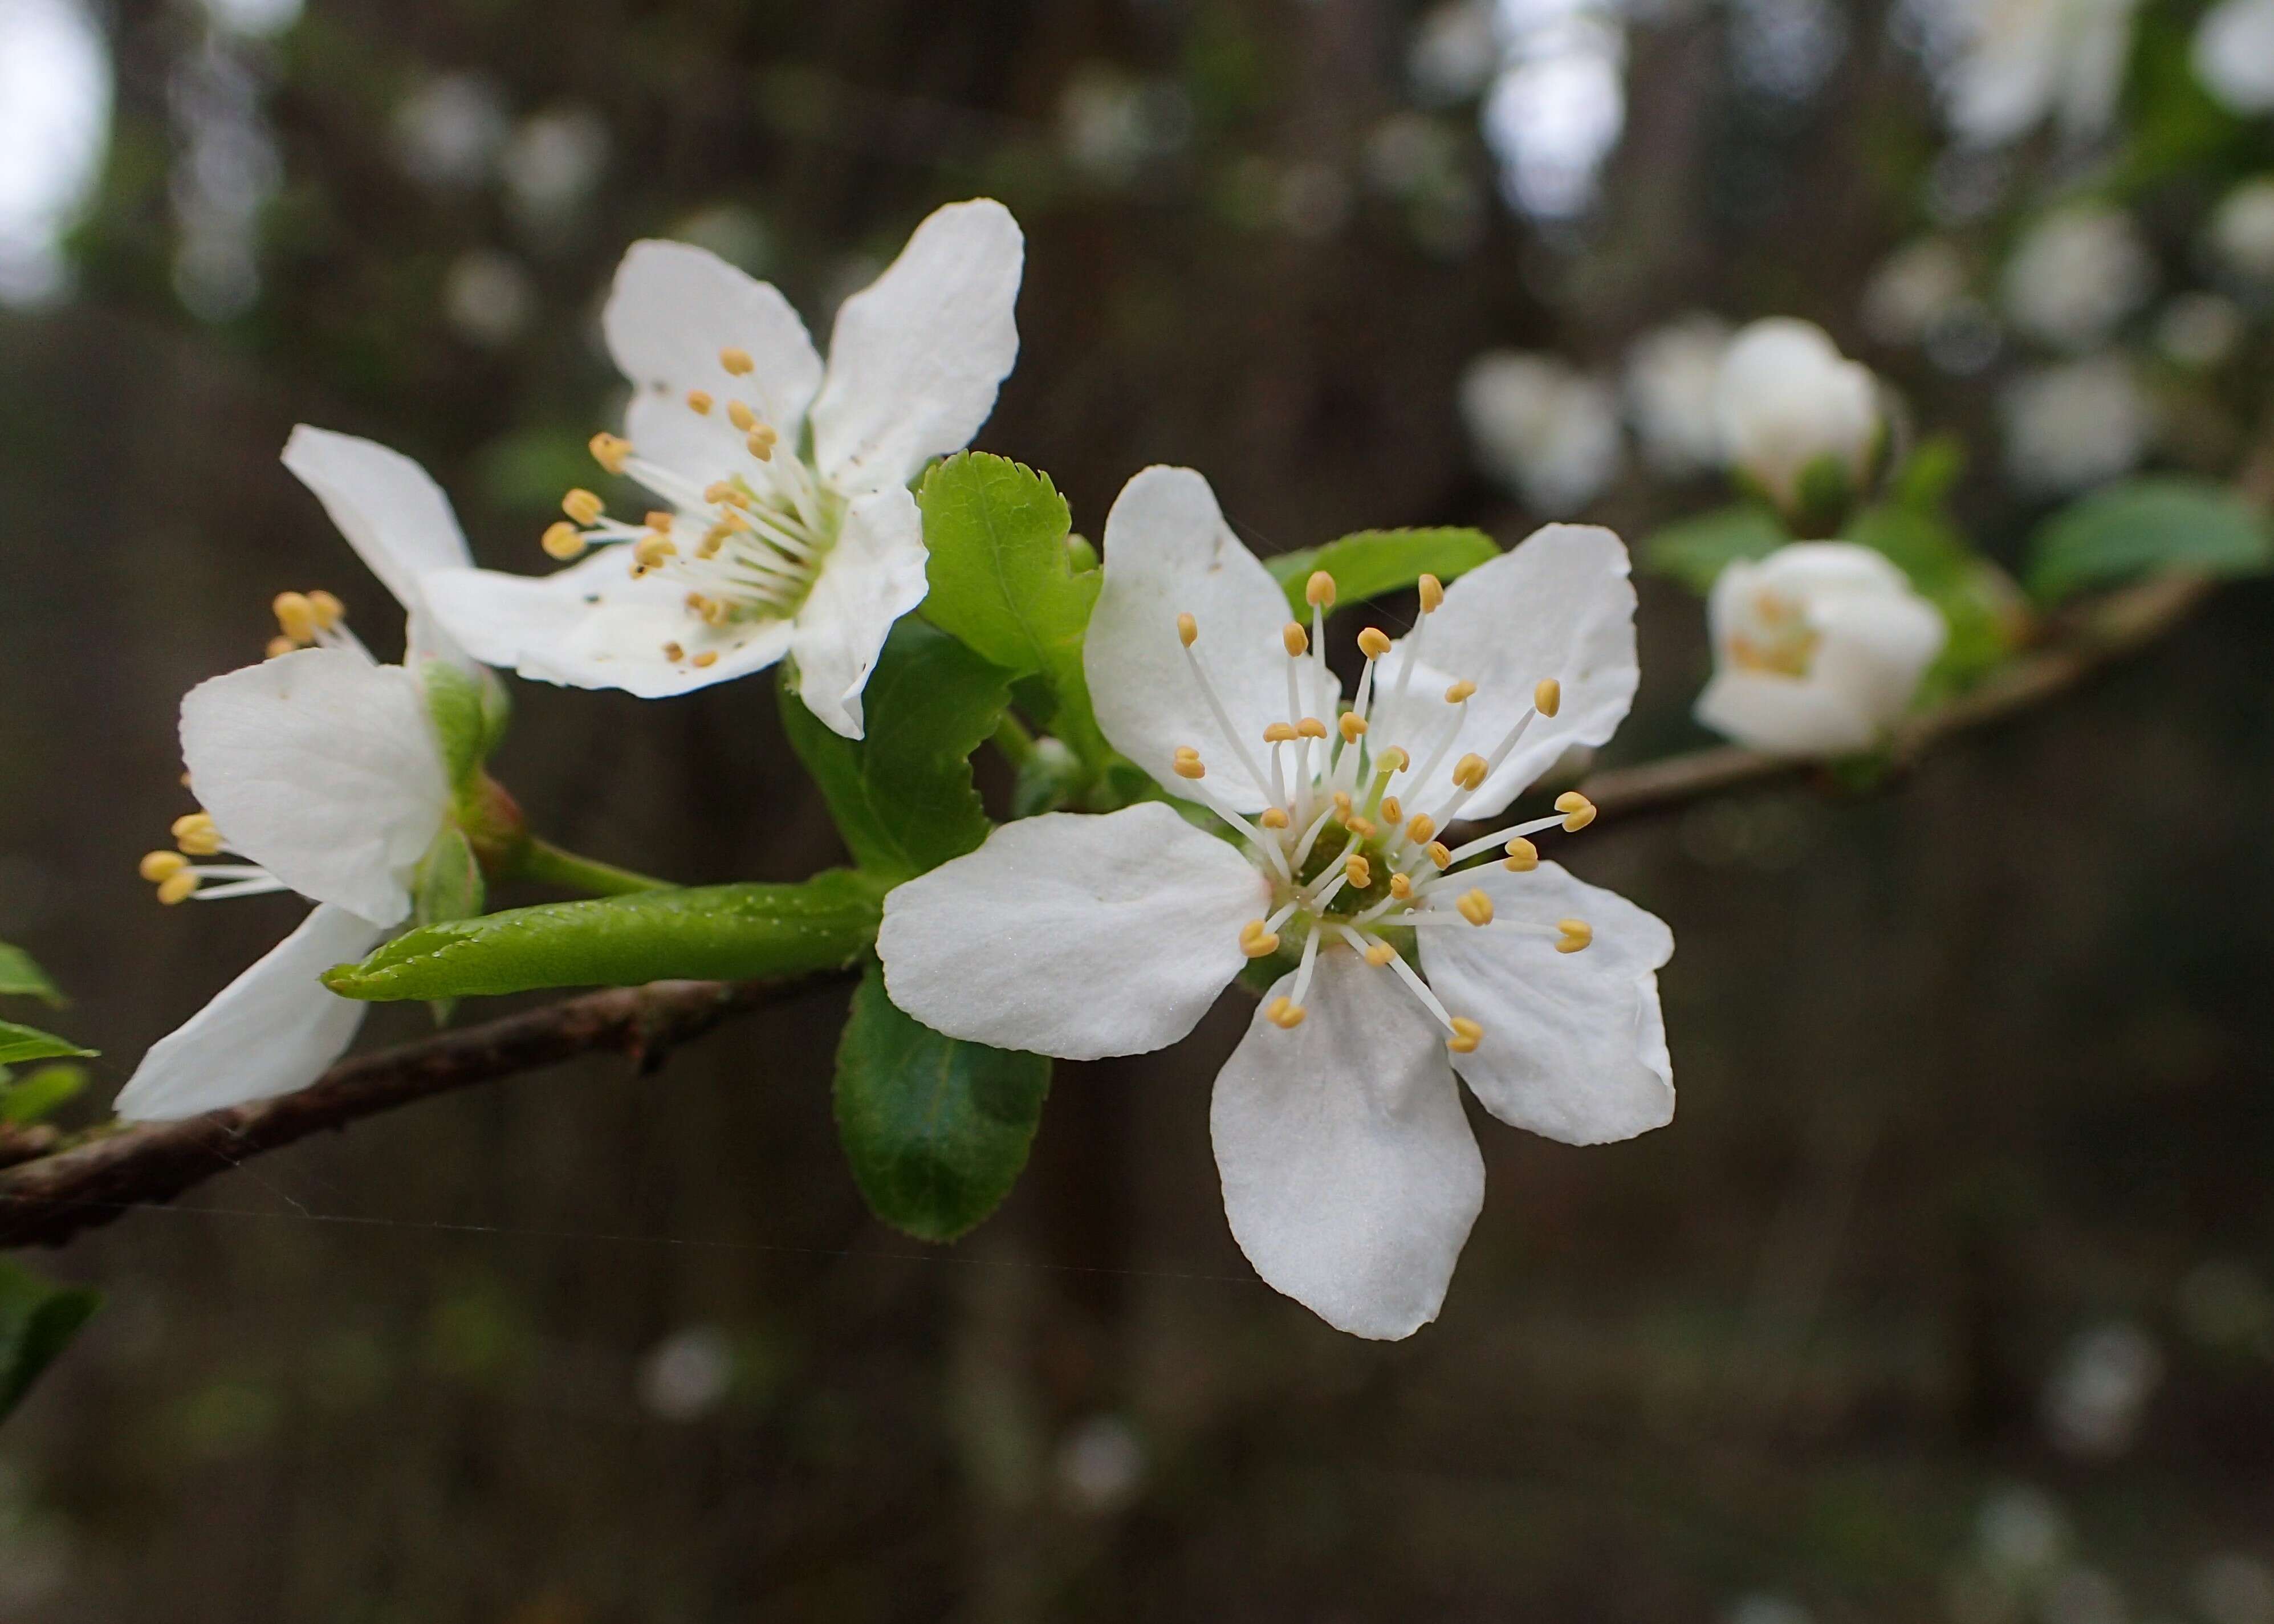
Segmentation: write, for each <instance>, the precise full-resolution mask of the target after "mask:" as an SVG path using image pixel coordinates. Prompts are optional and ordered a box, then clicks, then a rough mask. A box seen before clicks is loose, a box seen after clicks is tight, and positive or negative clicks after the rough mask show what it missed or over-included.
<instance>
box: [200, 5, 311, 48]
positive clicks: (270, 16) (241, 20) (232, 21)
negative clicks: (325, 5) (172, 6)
mask: <svg viewBox="0 0 2274 1624" xmlns="http://www.w3.org/2000/svg"><path fill="white" fill-rule="evenodd" d="M205 5H206V15H207V16H208V17H210V18H212V19H213V20H214V22H215V25H216V26H219V27H222V28H226V29H227V30H229V32H230V33H231V34H242V35H244V36H245V38H247V39H256V40H257V39H267V37H268V36H270V35H272V34H282V33H283V32H284V30H285V29H287V28H290V26H292V25H293V24H294V23H296V22H298V21H299V20H300V6H301V0H205Z"/></svg>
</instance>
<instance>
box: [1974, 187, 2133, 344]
mask: <svg viewBox="0 0 2274 1624" xmlns="http://www.w3.org/2000/svg"><path fill="white" fill-rule="evenodd" d="M2154 285H2155V262H2154V261H2153V260H2152V259H2150V258H2149V255H2148V249H2147V245H2146V244H2143V243H2142V242H2141V240H2140V236H2139V233H2138V232H2137V231H2136V230H2135V229H2133V225H2132V221H2131V217H2130V216H2129V215H2127V214H2125V213H2124V212H2123V211H2122V210H2121V209H2115V208H2105V207H2099V206H2097V205H2090V204H2084V205H2079V206H2077V207H2072V208H2064V209H2059V210H2056V211H2055V212H2053V213H2052V214H2048V215H2046V216H2045V217H2044V219H2043V220H2040V221H2039V222H2037V224H2036V225H2034V226H2032V227H2031V228H2030V229H2029V233H2028V234H2027V235H2026V236H2024V237H2022V241H2021V244H2020V245H2019V246H2017V247H2016V248H2015V249H2014V254H2013V257H2012V258H2011V259H2007V262H2006V274H2005V277H2004V282H2003V289H2002V291H2003V295H2004V299H2005V305H2006V313H2007V316H2009V317H2010V318H2012V320H2013V323H2014V327H2016V328H2018V329H2019V330H2020V331H2021V332H2022V333H2023V334H2024V335H2027V336H2029V337H2030V338H2033V339H2036V340H2037V342H2040V343H2044V344H2049V345H2051V346H2052V347H2053V348H2054V349H2056V350H2070V351H2076V350H2090V349H2092V348H2093V347H2094V346H2096V345H2097V344H2099V343H2100V342H2103V341H2104V340H2105V339H2106V338H2107V337H2108V335H2109V334H2110V333H2111V332H2112V331H2113V330H2114V329H2115V327H2116V325H2117V324H2118V323H2119V322H2120V321H2122V320H2124V319H2125V318H2126V317H2127V316H2128V315H2130V314H2131V313H2132V312H2134V311H2135V310H2137V309H2139V308H2140V306H2141V305H2142V304H2144V303H2146V302H2147V298H2148V295H2149V293H2150V290H2151V289H2153V287H2154Z"/></svg>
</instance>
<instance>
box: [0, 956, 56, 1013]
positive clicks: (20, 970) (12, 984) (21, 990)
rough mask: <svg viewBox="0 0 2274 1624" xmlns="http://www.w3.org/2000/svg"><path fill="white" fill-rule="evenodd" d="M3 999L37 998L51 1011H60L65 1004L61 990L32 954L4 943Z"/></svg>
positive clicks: (1, 963) (1, 962)
mask: <svg viewBox="0 0 2274 1624" xmlns="http://www.w3.org/2000/svg"><path fill="white" fill-rule="evenodd" d="M0 996H5V997H11V998H37V999H38V1000H39V1001H40V1002H41V1003H42V1004H47V1005H48V1006H49V1008H51V1009H60V1008H62V1007H63V1005H64V1003H65V1002H66V1000H65V999H64V995H63V992H62V990H61V989H59V988H57V987H56V984H55V983H54V982H53V981H49V979H48V973H47V972H46V971H45V970H42V969H41V968H40V966H38V965H36V964H34V962H33V961H32V956H31V955H30V954H29V953H27V952H26V951H24V950H23V949H22V948H20V947H11V946H9V945H8V944H6V943H5V942H0Z"/></svg>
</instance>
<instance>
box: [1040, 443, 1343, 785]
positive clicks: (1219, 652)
mask: <svg viewBox="0 0 2274 1624" xmlns="http://www.w3.org/2000/svg"><path fill="white" fill-rule="evenodd" d="M1185 613H1189V614H1191V615H1192V616H1193V619H1194V620H1196V621H1197V622H1198V623H1199V627H1200V641H1199V642H1198V643H1195V644H1194V645H1193V654H1196V655H1198V656H1199V658H1200V663H1201V666H1202V667H1203V668H1204V669H1205V670H1206V672H1207V673H1208V680H1209V682H1210V684H1212V685H1213V686H1214V688H1215V689H1216V694H1217V695H1218V697H1219V698H1221V699H1222V700H1223V702H1224V710H1225V711H1226V712H1227V713H1228V715H1229V716H1230V718H1231V725H1232V726H1233V727H1234V728H1235V729H1237V730H1238V732H1239V746H1240V747H1241V748H1244V749H1245V750H1246V754H1247V756H1248V758H1249V759H1251V760H1254V762H1255V763H1257V766H1258V769H1259V770H1260V771H1266V772H1268V771H1270V767H1269V763H1268V762H1266V761H1265V760H1264V755H1265V746H1264V743H1263V730H1264V729H1265V728H1266V727H1268V726H1270V725H1271V724H1272V723H1274V722H1284V721H1289V720H1291V719H1293V718H1290V717H1289V716H1288V714H1287V655H1286V652H1285V650H1284V648H1283V646H1282V645H1281V643H1280V641H1279V638H1280V633H1281V630H1282V628H1284V627H1285V625H1286V624H1287V620H1288V618H1289V617H1288V613H1287V597H1286V594H1285V593H1284V592H1282V591H1281V590H1279V583H1277V582H1276V581H1274V580H1273V579H1272V578H1271V572H1270V571H1269V570H1268V569H1266V568H1264V567H1263V565H1262V564H1261V561H1259V560H1257V558H1256V557H1255V555H1254V553H1250V552H1249V551H1248V550H1247V549H1246V546H1244V545H1241V542H1240V539H1239V537H1237V536H1235V535H1233V534H1232V533H1231V526H1229V525H1227V524H1226V523H1224V512H1223V510H1222V509H1221V508H1218V507H1217V506H1216V492H1213V491H1211V490H1210V489H1209V483H1208V481H1207V480H1206V479H1203V478H1202V477H1201V476H1200V475H1198V474H1196V473H1194V472H1193V470H1191V469H1189V468H1148V469H1147V470H1144V471H1143V472H1142V473H1141V474H1139V475H1138V476H1137V477H1135V478H1133V479H1132V480H1131V481H1130V482H1129V483H1128V484H1127V485H1126V486H1124V487H1123V488H1122V492H1121V495H1120V497H1119V499H1118V500H1116V501H1115V502H1114V504H1113V511H1112V512H1111V513H1110V514H1108V515H1106V520H1105V578H1104V583H1103V586H1102V587H1101V588H1100V589H1099V591H1098V595H1097V605H1096V609H1095V610H1093V611H1092V612H1091V614H1090V617H1089V633H1088V641H1087V642H1086V643H1085V644H1084V645H1083V648H1082V666H1083V669H1084V671H1085V672H1086V673H1088V678H1089V697H1090V702H1091V703H1092V704H1093V705H1094V706H1095V707H1096V711H1097V725H1098V726H1099V727H1100V728H1101V729H1102V730H1103V732H1104V733H1105V736H1106V738H1107V739H1108V740H1109V741H1111V743H1112V745H1113V748H1115V749H1117V750H1119V751H1120V752H1121V753H1122V754H1123V755H1124V756H1128V757H1129V759H1130V760H1132V761H1133V762H1135V763H1137V764H1138V765H1139V766H1140V767H1142V768H1143V769H1144V770H1145V771H1147V772H1148V773H1150V774H1151V775H1152V776H1153V777H1154V778H1156V779H1157V780H1158V781H1159V782H1160V784H1161V785H1162V786H1163V788H1165V789H1167V790H1168V791H1169V792H1170V793H1171V794H1178V795H1183V796H1185V797H1186V798H1187V799H1189V800H1200V799H1201V795H1200V794H1199V793H1198V792H1197V791H1195V790H1194V789H1193V787H1192V786H1190V785H1188V784H1187V782H1186V780H1185V779H1183V778H1178V777H1177V776H1176V774H1175V772H1174V771H1171V763H1172V762H1173V761H1174V760H1175V759H1176V753H1177V749H1178V747H1179V746H1181V745H1189V746H1191V747H1192V748H1194V749H1196V750H1198V751H1199V752H1200V753H1201V760H1202V761H1203V762H1205V763H1207V766H1208V771H1209V776H1208V779H1207V783H1208V786H1209V790H1210V791H1212V792H1213V793H1214V795H1215V797H1216V799H1219V800H1221V801H1223V802H1224V804H1226V805H1228V806H1231V807H1234V808H1238V809H1239V810H1240V811H1242V812H1254V811H1258V810H1260V809H1261V808H1263V807H1264V806H1265V805H1267V804H1268V803H1269V801H1270V800H1271V795H1270V793H1269V788H1268V786H1261V785H1258V784H1257V783H1256V782H1255V781H1254V778H1253V777H1252V776H1251V775H1250V774H1249V773H1248V772H1247V771H1246V770H1245V769H1244V768H1243V767H1242V766H1241V764H1240V760H1241V756H1240V750H1239V749H1235V748H1233V745H1232V742H1231V741H1228V740H1226V739H1225V738H1224V731H1223V729H1222V727H1221V726H1218V724H1217V722H1216V714H1215V712H1214V711H1212V710H1211V709H1210V708H1209V703H1208V700H1207V698H1206V696H1205V695H1204V694H1203V693H1202V691H1201V685H1200V683H1199V682H1198V681H1197V680H1194V678H1193V672H1192V662H1191V659H1190V658H1189V657H1188V656H1187V655H1186V652H1185V649H1184V646H1183V644H1182V643H1181V642H1180V641H1179V640H1178V635H1177V617H1178V615H1179V614H1185ZM1314 697H1315V696H1306V703H1308V702H1310V700H1311V699H1312V698H1314ZM1330 702H1331V696H1329V703H1330ZM1331 719H1332V717H1331V713H1330V712H1329V713H1328V714H1326V715H1322V716H1321V720H1331Z"/></svg>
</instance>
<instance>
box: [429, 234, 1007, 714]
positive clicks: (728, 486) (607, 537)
mask: <svg viewBox="0 0 2274 1624" xmlns="http://www.w3.org/2000/svg"><path fill="white" fill-rule="evenodd" d="M1024 256H1025V248H1024V241H1023V239H1022V238H1021V237H1020V232H1019V227H1018V224H1017V222H1015V221H1013V219H1012V218H1011V215H1010V212H1009V211H1008V210H1007V209H1005V208H1004V207H1003V206H1002V205H1001V204H999V203H995V202H990V201H986V200H981V201H976V202H970V203H957V204H951V205H949V206H948V207H945V208H942V209H940V210H938V211H937V212H936V213H935V214H932V215H931V216H930V218H929V219H928V220H926V221H925V222H923V223H922V225H920V226H919V227H917V228H916V231H915V236H914V237H910V238H909V240H908V244H907V248H906V249H905V250H904V251H903V252H901V254H900V258H899V259H896V260H895V261H893V263H892V265H891V266H890V267H887V268H886V270H885V273H884V274H883V275H881V276H879V277H878V278H877V280H876V282H874V283H873V284H872V285H871V286H870V287H869V288H868V289H866V290H865V291H862V292H860V293H856V294H855V295H854V296H853V297H850V298H848V299H847V300H846V301H845V302H844V304H843V305H841V306H840V307H839V310H838V312H837V322H836V331H835V336H834V338H833V339H832V343H831V352H830V361H829V365H828V368H827V371H826V372H824V369H823V366H822V361H821V357H820V356H819V355H818V354H817V353H816V352H815V350H814V348H813V344H812V342H811V340H810V339H809V338H808V337H807V335H806V330H805V324H804V323H803V322H802V321H801V320H799V319H798V316H797V312H795V311H794V310H792V309H791V308H790V305H789V301H788V300H787V299H785V298H784V297H782V296H781V294H780V293H779V291H778V290H777V289H775V288H774V287H773V286H772V284H771V283H768V282H756V281H753V280H752V279H751V278H750V277H749V276H748V275H746V274H743V273H742V272H741V271H739V270H737V269H735V268H734V267H733V266H731V265H728V264H727V262H726V261H725V260H723V259H719V257H718V256H717V255H715V254H712V253H711V252H708V251H706V250H704V249H700V248H696V247H692V246H689V244H684V243H666V242H644V243H637V244H633V246H632V249H631V251H630V252H629V253H627V254H626V255H625V256H624V260H623V264H622V266H621V268H620V269H619V270H618V271H617V273H616V282H615V289H614V293H613V294H612V295H611V297H610V298H609V300H608V305H607V308H606V312H604V313H603V316H602V324H603V327H604V328H605V330H606V336H607V341H608V348H609V350H610V352H611V353H612V354H614V357H615V358H616V362H617V365H619V366H621V368H622V369H623V372H624V374H625V376H626V377H628V378H629V380H631V382H632V385H633V387H634V390H635V394H634V395H633V398H632V402H631V404H630V406H629V408H628V409H627V411H626V415H625V424H624V426H625V433H626V436H627V437H626V438H623V439H619V438H617V437H615V436H614V435H606V434H604V435H600V436H598V437H597V438H596V439H595V440H594V441H593V449H594V454H595V455H597V456H599V458H600V460H601V461H602V462H603V464H604V465H605V466H607V467H609V468H610V469H612V470H620V471H621V472H624V473H627V474H629V475H630V476H631V477H633V478H635V479H636V480H637V481H638V482H639V483H640V484H641V485H644V486H645V487H647V489H648V490H650V491H651V492H653V493H654V494H655V496H656V497H657V498H658V499H659V500H661V501H663V502H665V503H666V504H667V507H666V508H661V509H658V510H656V511H653V512H651V513H649V514H648V515H646V516H645V518H644V520H642V521H640V522H638V523H633V522H631V521H629V520H623V519H617V518H614V517H611V516H609V515H607V514H606V511H605V509H604V508H603V507H602V504H601V502H600V500H599V498H598V497H597V496H594V495H593V494H592V493H591V492H585V491H572V492H569V497H568V499H567V500H566V501H565V502H564V504H563V506H564V508H566V509H567V511H568V513H569V519H568V520H566V521H563V522H562V523H558V524H555V525H554V526H553V529H552V530H549V531H548V532H546V550H547V551H548V552H550V553H553V555H554V556H556V557H561V558H574V557H576V556H577V555H578V554H579V553H583V552H584V550H585V549H586V548H588V547H596V546H597V547H598V548H599V551H597V552H595V553H592V554H591V556H589V557H586V558H584V560H582V561H581V562H579V563H576V564H575V565H574V566H572V567H571V568H568V569H564V570H561V571H560V572H559V573H558V574H555V575H546V576H538V577H531V576H523V575H501V574H498V573H496V572H493V571H489V570H475V569H471V568H465V569H457V570H450V571H445V572H443V573H441V574H440V575H436V576H434V577H433V578H432V579H431V580H429V581H427V582H426V583H425V591H426V594H427V596H428V598H429V600H430V601H431V602H432V603H433V605H434V606H435V610H436V613H439V614H440V616H441V617H442V618H443V619H444V620H445V621H447V622H448V625H449V626H450V628H452V630H453V631H454V632H455V633H456V635H457V636H458V637H459V639H460V641H462V642H463V643H464V644H465V646H466V647H467V648H468V649H470V650H472V651H473V653H474V654H475V655H476V656H477V657H478V658H480V659H482V660H484V661H485V662H486V663H488V664H490V665H503V666H509V667H512V668H513V669H515V670H516V671H518V672H519V673H521V674H522V675H523V676H524V677H531V678H534V679H536V680H539V681H546V682H557V683H563V684H568V685H569V686H573V687H577V688H621V689H623V690H624V691H626V692H628V693H632V694H636V695H641V696H642V697H644V698H659V697H662V696H665V695H674V694H684V693H688V692H690V691H692V690H694V689H696V688H704V687H706V686H708V685H709V684H711V683H713V682H722V681H725V680H727V679H729V678H733V677H739V676H745V675H748V674H749V673H752V672H755V671H759V670H762V669H764V667H766V666H769V665H773V664H775V663H776V662H777V661H779V660H780V659H781V658H783V657H784V656H785V655H787V656H791V657H793V658H795V660H796V662H797V667H798V677H799V681H800V688H801V692H802V695H803V697H804V700H805V703H806V704H807V706H808V707H809V709H810V710H811V711H813V713H814V715H815V716H817V717H818V718H820V719H821V720H822V721H823V722H824V723H825V724H827V725H828V726H830V727H832V728H833V729H834V730H835V731H837V732H838V733H842V734H844V735H845V736H847V738H855V739H857V738H859V737H860V736H861V733H862V710H861V695H862V688H864V687H866V685H867V683H868V680H869V673H870V670H871V669H873V668H874V666H875V665H876V663H877V654H878V652H879V651H880V650H882V649H883V647H884V643H885V634H886V633H887V632H888V631H890V630H891V629H892V622H893V621H894V620H898V619H899V618H900V616H901V615H903V614H905V613H907V612H908V611H909V610H910V609H913V608H914V607H915V605H917V604H918V603H919V602H921V601H922V598H923V595H924V589H925V583H924V545H923V524H922V518H921V517H920V515H918V514H917V512H916V505H915V497H914V496H912V495H911V494H910V493H909V491H908V481H909V480H910V479H912V478H913V477H915V475H916V474H917V473H918V472H919V471H920V470H922V467H923V465H924V464H925V463H926V462H929V461H930V459H931V458H933V457H935V456H938V455H942V454H944V453H946V452H950V451H954V450H957V449H960V447H963V446H965V445H967V444H968V443H969V441H970V440H971V437H972V436H973V435H974V434H975V433H976V432H978V431H979V427H980V425H982V424H983V423H984V422H985V421H986V420H987V417H988V414H989V413H990V412H991V411H992V410H994V406H995V395H996V391H997V389H998V387H999V386H1000V385H1001V383H1002V380H1003V379H1004V378H1005V375H1007V374H1008V373H1009V372H1010V370H1011V365H1012V363H1013V361H1014V360H1015V359H1016V358H1017V356H1018V349H1019V334H1018V327H1017V325H1016V322H1015V321H1014V320H1013V308H1012V307H1013V303H1014V302H1015V300H1016V298H1017V297H1018V291H1019V278H1020V268H1021V266H1022V264H1023V261H1024Z"/></svg>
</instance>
